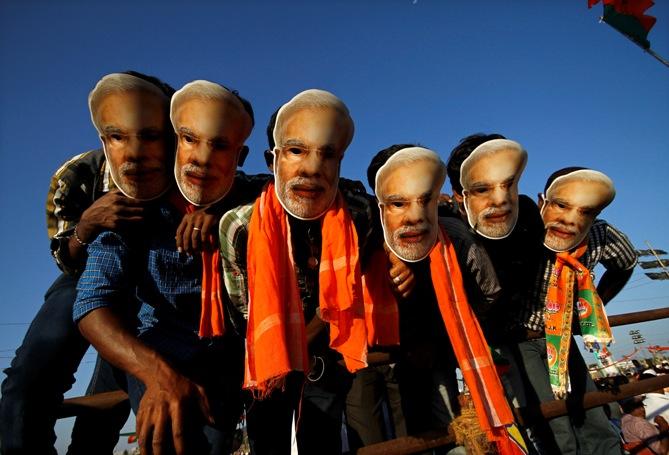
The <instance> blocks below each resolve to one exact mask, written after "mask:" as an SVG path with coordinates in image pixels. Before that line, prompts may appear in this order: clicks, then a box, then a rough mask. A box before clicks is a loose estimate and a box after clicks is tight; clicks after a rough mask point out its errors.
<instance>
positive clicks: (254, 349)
mask: <svg viewBox="0 0 669 455" xmlns="http://www.w3.org/2000/svg"><path fill="white" fill-rule="evenodd" d="M321 233H322V247H321V259H320V268H319V277H318V283H319V307H320V312H321V319H323V320H324V321H326V322H328V323H329V327H330V347H331V348H333V349H335V350H336V351H338V352H339V353H340V354H341V355H342V356H343V358H344V362H345V365H346V367H347V369H348V370H349V371H351V372H353V371H357V370H359V369H360V368H364V367H365V366H367V342H366V331H365V320H364V307H363V300H362V296H363V290H362V276H361V273H360V263H359V259H358V235H357V233H356V231H355V226H354V225H353V221H352V220H351V217H350V215H349V213H348V208H347V207H346V203H345V202H344V199H343V197H342V195H341V193H338V194H337V198H336V200H335V202H334V203H333V204H332V206H331V207H330V208H329V209H328V211H327V212H326V213H325V215H323V217H322V218H321ZM247 272H248V289H249V318H248V328H247V332H246V368H245V375H244V376H245V377H244V387H245V388H249V389H253V390H255V391H256V392H257V394H258V396H259V397H261V398H262V397H265V396H267V395H268V394H269V393H270V392H271V391H272V390H274V389H275V388H278V387H282V386H283V380H284V379H285V376H286V374H288V372H290V371H303V372H306V371H308V368H309V359H308V348H307V343H306V333H305V322H304V314H303V312H302V300H301V298H300V294H299V291H298V288H297V276H296V273H295V263H294V259H293V252H292V240H291V234H290V224H289V223H288V216H287V214H286V212H285V211H284V209H283V207H282V206H281V204H280V202H279V199H278V198H277V197H276V193H275V190H274V183H273V182H270V183H268V184H267V185H266V186H265V188H264V189H263V192H262V194H261V195H260V197H259V198H258V199H257V200H256V203H255V205H254V207H253V214H252V215H251V221H250V223H249V237H248V249H247Z"/></svg>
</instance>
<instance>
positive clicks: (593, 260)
mask: <svg viewBox="0 0 669 455" xmlns="http://www.w3.org/2000/svg"><path fill="white" fill-rule="evenodd" d="M579 262H581V264H583V266H585V267H586V268H587V269H588V270H590V274H591V275H592V279H593V281H595V276H594V272H593V270H594V268H595V266H596V265H597V264H602V265H603V266H604V267H605V268H606V270H613V271H623V270H629V269H631V268H633V267H634V266H635V265H636V262H637V254H636V250H635V249H634V246H633V245H632V243H631V242H630V241H629V239H628V238H627V236H625V234H623V233H622V232H620V231H619V230H618V229H616V228H615V227H613V226H611V225H610V224H609V223H607V222H606V221H604V220H600V219H597V220H595V222H594V223H593V225H592V227H591V228H590V232H589V233H588V248H587V249H586V251H585V253H584V254H583V256H582V257H581V258H580V259H579ZM554 268H555V254H554V253H550V252H548V250H546V254H545V256H544V258H543V259H542V262H541V267H540V269H539V271H538V273H537V276H536V279H535V283H534V286H533V288H532V289H531V291H530V293H529V296H528V298H527V299H526V301H525V302H524V305H522V307H521V311H519V312H518V313H517V314H516V316H517V317H516V322H517V323H519V324H520V325H522V326H523V327H525V328H527V329H530V330H535V331H543V330H544V303H545V301H546V295H547V293H548V283H549V277H550V276H551V274H552V273H553V269H554ZM574 309H575V310H576V308H575V307H574ZM576 320H577V319H576Z"/></svg>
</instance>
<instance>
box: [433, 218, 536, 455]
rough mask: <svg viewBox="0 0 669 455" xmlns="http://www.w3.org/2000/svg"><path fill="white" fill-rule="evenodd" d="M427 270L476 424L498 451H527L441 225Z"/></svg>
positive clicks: (449, 243)
mask: <svg viewBox="0 0 669 455" xmlns="http://www.w3.org/2000/svg"><path fill="white" fill-rule="evenodd" d="M429 258H430V273H431V275H432V283H433V285H434V292H435V294H436V296H437V303H438V304H439V310H440V312H441V316H442V318H443V320H444V324H445V326H446V331H447V332H448V336H449V338H450V340H451V344H452V345H453V351H454V352H455V355H456V358H457V359H458V364H459V365H460V370H461V371H462V376H463V378H464V380H465V383H466V384H467V387H468V388H469V391H470V393H471V397H472V402H473V403H474V407H475V409H476V413H477V415H478V417H479V424H480V425H481V428H482V429H483V430H484V431H485V432H486V435H487V436H488V439H489V440H490V441H492V442H494V443H495V444H496V446H497V449H498V452H499V453H501V454H524V453H527V449H526V448H525V444H524V442H523V440H522V438H521V437H520V433H519V432H518V429H517V428H516V426H515V423H514V418H513V413H512V412H511V408H510V407H509V404H508V402H507V401H506V398H505V395H504V389H503V388H502V384H501V383H500V380H499V376H498V375H497V371H496V370H495V365H494V363H493V360H492V356H491V354H490V349H489V347H488V344H487V342H486V340H485V337H484V336H483V332H482V330H481V327H480V326H479V323H478V319H477V318H476V316H475V315H474V312H473V311H472V309H471V307H470V306H469V303H468V302H467V296H466V294H465V290H464V285H463V282H462V274H461V272H460V267H459V265H458V260H457V257H456V254H455V249H454V248H453V244H452V243H451V241H450V239H449V238H448V235H447V234H446V232H445V231H444V229H443V228H441V229H440V235H439V241H438V242H437V244H436V245H435V246H434V248H433V249H432V251H431V252H430V256H429Z"/></svg>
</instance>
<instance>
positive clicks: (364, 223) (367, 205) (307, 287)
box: [219, 178, 378, 335]
mask: <svg viewBox="0 0 669 455" xmlns="http://www.w3.org/2000/svg"><path fill="white" fill-rule="evenodd" d="M339 190H340V191H341V192H342V195H343V196H344V200H345V201H346V204H347V206H348V209H349V213H350V214H351V218H352V219H353V224H354V225H355V229H356V232H357V234H358V246H359V248H360V251H361V253H360V260H361V266H363V267H364V265H365V260H366V257H367V254H368V252H369V251H370V248H373V245H376V240H377V237H376V236H375V235H374V232H378V231H376V230H375V228H374V226H378V210H377V209H376V204H375V202H374V199H373V198H372V197H371V196H369V195H368V194H367V192H366V191H365V188H364V186H363V185H362V184H361V183H360V182H357V181H353V180H348V179H344V178H341V179H339ZM253 206H254V203H250V204H247V205H243V206H240V207H237V208H235V209H232V210H230V211H229V212H227V213H226V214H224V215H223V217H222V218H221V221H220V225H219V241H220V245H221V259H222V263H223V279H224V281H225V289H226V291H227V294H228V297H229V303H230V307H231V308H230V311H228V313H229V314H230V315H231V317H232V323H233V325H234V327H235V329H236V330H237V331H238V333H240V334H242V335H243V334H245V333H246V319H247V318H248V277H247V273H246V252H247V241H248V224H249V222H250V221H251V215H252V214H253ZM288 219H289V221H290V222H291V232H292V239H293V251H294V255H295V266H296V272H297V281H298V288H299V291H300V296H301V298H302V302H303V310H304V313H305V319H307V320H309V319H310V318H311V317H312V316H313V313H314V312H315V310H316V308H317V307H318V268H317V267H316V268H310V267H309V266H308V265H307V263H306V262H307V260H308V259H309V257H315V258H317V259H319V260H320V247H321V245H320V243H321V233H320V221H319V220H316V221H299V220H296V219H294V218H292V217H288Z"/></svg>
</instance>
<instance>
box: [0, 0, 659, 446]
mask: <svg viewBox="0 0 669 455" xmlns="http://www.w3.org/2000/svg"><path fill="white" fill-rule="evenodd" d="M511 5H513V6H511ZM649 13H650V14H652V15H654V16H656V17H657V18H658V22H657V24H656V25H655V27H654V28H653V30H652V31H651V33H650V35H649V39H650V41H651V44H652V47H653V49H655V50H656V51H657V52H658V53H659V54H661V55H664V56H665V57H669V4H668V3H667V2H658V4H657V5H655V6H654V7H653V8H652V9H651V10H650V11H649ZM600 14H601V6H596V7H594V8H593V9H591V10H589V9H588V8H587V2H586V0H578V1H571V2H562V1H560V2H557V1H556V2H532V1H529V0H527V1H518V2H494V1H492V0H490V1H468V2H465V1H460V2H455V1H426V0H401V1H400V0H396V1H395V0H392V1H391V0H389V1H357V2H354V1H329V2H313V1H306V0H305V1H293V2H270V1H265V2H260V1H222V2H214V1H211V2H199V3H198V2H194V4H192V5H191V4H186V3H182V2H171V1H167V2H155V3H151V2H141V1H139V2H130V1H118V2H114V4H113V5H112V4H111V3H102V2H84V1H66V2H46V1H29V2H25V1H24V2H19V1H14V0H7V1H4V2H2V4H1V5H0V61H2V67H3V69H2V71H1V72H0V164H1V165H0V188H1V191H0V207H1V208H2V211H3V213H4V219H5V221H4V222H3V223H2V224H1V225H0V238H2V239H4V242H3V250H4V253H5V256H4V257H5V259H4V260H3V261H0V275H1V276H2V277H3V289H2V299H1V300H0V324H1V325H0V368H5V367H6V366H8V365H9V362H10V359H11V357H12V355H13V349H15V348H16V347H17V346H18V345H19V343H20V341H21V339H22V337H23V334H24V332H25V330H26V329H27V323H28V322H29V321H30V320H31V319H32V317H33V315H34V314H35V312H36V311H37V309H38V308H39V306H40V305H41V303H42V301H43V299H42V296H43V293H44V291H45V290H46V289H47V288H48V286H49V285H50V283H51V282H52V281H53V279H54V278H55V277H56V276H57V274H58V271H57V269H56V267H55V265H54V263H53V262H52V260H51V258H50V255H49V246H48V239H47V237H46V230H45V223H44V201H45V197H46V192H47V189H48V183H49V178H50V176H51V174H52V173H53V172H54V170H55V169H56V168H57V167H58V166H59V165H60V164H61V163H62V162H63V161H65V160H66V159H68V158H69V157H70V156H72V155H75V154H77V153H80V152H83V151H85V150H89V149H92V148H96V147H98V142H99V141H98V139H97V136H96V133H95V130H94V128H93V126H92V125H91V123H90V118H89V113H88V110H87V105H86V97H87V94H88V92H89V90H90V89H91V88H92V87H93V85H94V84H95V82H96V81H97V80H98V79H99V78H100V77H101V76H103V75H104V74H106V73H110V72H115V71H122V70H126V69H135V70H138V71H142V72H145V73H149V74H154V75H156V76H159V77H161V78H163V79H164V80H165V81H167V82H169V83H170V84H172V85H173V86H174V87H176V88H179V87H180V86H182V85H183V84H184V83H186V82H188V81H190V80H193V79H199V78H204V79H210V80H213V81H216V82H220V83H223V84H225V85H227V86H229V87H232V88H235V89H238V90H239V91H240V93H241V94H242V95H243V96H245V97H247V98H248V99H250V100H251V101H252V103H253V106H254V108H255V111H256V119H257V128H256V129H255V131H254V132H253V134H252V136H251V138H250V140H249V142H248V144H249V146H250V148H251V154H250V156H249V159H248V160H247V164H246V165H245V167H244V169H245V170H246V171H247V172H250V173H254V172H261V171H264V170H265V168H264V161H263V159H262V150H263V149H264V147H265V145H266V139H265V135H264V127H265V125H266V123H267V120H268V118H269V115H270V114H271V112H272V111H273V110H274V109H275V108H276V107H278V106H279V105H280V104H282V103H284V102H285V101H287V100H288V99H290V98H291V97H292V96H293V95H294V94H296V93H297V92H299V91H301V90H304V89H307V88H323V89H327V90H330V91H332V92H333V93H335V94H336V95H338V96H339V97H340V98H342V99H343V100H344V101H345V102H346V103H347V105H348V106H349V108H350V110H351V113H352V116H353V118H354V120H355V122H356V134H355V137H354V140H353V143H352V144H351V146H350V147H349V149H348V151H347V153H346V157H345V158H344V162H343V166H342V175H343V176H345V177H349V178H356V179H361V180H363V181H364V179H365V178H364V175H365V170H366V168H367V165H368V163H369V160H370V159H371V157H372V156H373V155H374V154H375V153H376V152H377V151H378V150H380V149H382V148H384V147H386V146H388V145H391V144H393V143H400V142H419V143H421V144H423V145H425V146H428V147H430V148H432V149H434V150H436V151H438V152H439V153H441V155H442V157H443V158H444V159H445V158H446V157H447V156H448V153H449V151H450V150H451V148H452V147H453V146H454V145H455V144H457V142H458V140H459V139H460V138H462V137H463V136H466V135H468V134H471V133H473V132H499V133H501V134H504V135H505V136H507V137H509V138H511V139H514V140H517V141H519V142H520V143H521V144H523V145H524V146H525V148H526V149H527V150H528V153H529V162H528V166H527V168H526V170H525V174H524V176H523V179H522V180H521V190H522V191H523V192H525V193H527V194H530V195H536V193H537V192H539V191H540V190H541V189H542V188H543V185H544V182H545V180H546V177H547V176H548V175H549V174H550V173H551V172H553V171H554V170H556V169H558V168H561V167H564V166H569V165H580V166H587V167H593V168H596V169H598V170H601V171H603V172H605V173H607V174H608V175H609V176H610V177H611V178H612V179H613V181H614V182H615V184H616V187H617V190H618V195H617V197H616V199H615V201H614V202H613V204H612V205H611V206H610V207H608V208H607V209H606V211H605V212H604V218H606V219H608V220H609V221H610V222H611V223H612V224H614V225H616V226H617V227H619V228H620V229H621V230H623V231H624V232H626V233H627V234H628V235H629V237H630V239H631V240H632V242H633V243H634V244H635V245H636V246H637V247H640V248H641V247H643V248H645V245H644V242H645V241H646V240H648V241H650V242H651V244H653V245H654V246H656V247H659V248H664V249H665V250H666V249H669V236H668V235H667V223H668V221H669V210H667V209H668V205H669V204H668V203H667V194H666V183H665V182H666V180H667V172H668V171H669V158H668V156H669V127H668V125H669V68H667V67H664V66H662V65H661V64H660V63H659V62H657V61H656V60H654V59H653V58H651V57H650V56H649V55H647V54H645V53H644V52H643V51H642V50H641V49H640V48H638V47H636V46H635V45H633V44H632V43H631V42H629V41H628V40H627V39H625V38H624V37H623V36H621V35H619V34H618V33H617V32H616V31H614V30H613V29H611V28H610V27H609V26H608V25H606V24H603V23H598V18H599V15H600ZM668 301H669V281H664V282H658V281H655V282H652V281H650V280H648V279H647V278H646V277H645V276H644V275H643V274H642V273H641V271H640V270H638V271H636V272H635V273H634V276H633V277H632V280H631V282H630V284H629V285H628V287H627V288H626V289H625V290H624V291H623V292H622V293H621V294H620V296H619V297H618V298H617V299H615V300H614V301H613V302H611V304H610V305H609V306H608V310H609V313H610V314H617V313H623V312H630V311H635V310H640V309H650V308H659V307H664V306H668V305H667V302H668ZM634 328H636V329H640V330H641V331H642V333H643V334H644V335H645V337H646V339H647V340H648V341H649V342H651V343H653V344H656V343H657V344H663V345H669V335H668V330H667V329H669V322H667V321H666V320H665V321H660V322H655V323H648V324H643V325H640V326H636V327H633V326H627V327H623V328H621V329H617V330H616V331H615V332H614V333H615V334H616V335H617V337H618V342H617V344H616V345H614V348H613V352H614V353H615V354H625V353H628V352H631V351H632V343H631V340H630V338H629V336H628V335H627V332H628V331H629V330H631V329H634ZM93 359H94V356H93V355H90V354H89V355H87V356H86V357H85V363H84V364H83V365H82V367H81V368H80V370H81V371H80V374H79V375H78V376H79V377H80V378H81V379H80V381H79V382H78V383H77V384H76V385H75V387H74V389H73V390H72V392H71V394H73V395H80V394H82V393H83V390H84V389H85V385H86V383H87V381H88V377H89V376H90V371H91V369H92V366H93V364H92V363H89V362H92V360H93ZM68 426H69V423H68V422H67V421H66V422H61V423H59V427H58V428H59V434H60V435H61V436H62V438H61V439H60V440H59V446H60V447H63V444H64V441H66V439H67V434H66V433H67V430H68Z"/></svg>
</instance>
